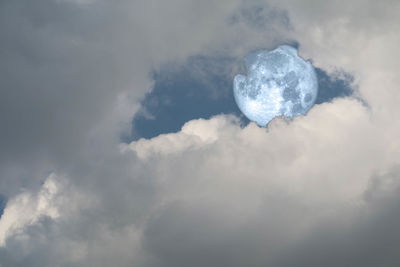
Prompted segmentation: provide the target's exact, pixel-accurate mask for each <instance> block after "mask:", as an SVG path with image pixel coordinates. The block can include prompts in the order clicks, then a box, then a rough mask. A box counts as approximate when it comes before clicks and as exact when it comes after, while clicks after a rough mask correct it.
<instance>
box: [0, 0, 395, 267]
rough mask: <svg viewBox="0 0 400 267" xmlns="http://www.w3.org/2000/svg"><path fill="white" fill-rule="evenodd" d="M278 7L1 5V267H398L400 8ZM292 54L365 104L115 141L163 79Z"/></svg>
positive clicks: (44, 0) (327, 105)
mask: <svg viewBox="0 0 400 267" xmlns="http://www.w3.org/2000/svg"><path fill="white" fill-rule="evenodd" d="M228 2H229V3H228ZM361 2H362V3H361ZM269 3H270V4H269V5H264V4H263V3H261V2H256V1H255V2H253V3H251V4H249V3H242V2H239V1H237V2H236V1H220V2H218V3H217V4H215V3H213V4H211V2H210V1H205V2H204V1H203V2H198V1H180V0H176V1H175V0H174V1H172V2H171V1H169V2H168V3H167V2H165V3H164V2H160V1H146V2H143V3H138V2H135V1H123V0H121V1H116V2H115V3H114V2H113V4H112V5H110V4H109V3H108V2H107V1H102V0H95V1H89V2H88V1H84V2H82V1H53V0H40V1H36V2H35V4H32V3H31V2H29V1H22V2H21V1H17V2H16V1H3V2H2V3H1V4H0V6H1V8H0V10H1V11H0V12H1V14H2V16H0V18H1V21H2V22H4V23H0V25H1V26H0V31H1V33H2V36H4V38H3V39H4V40H5V41H4V42H2V43H1V44H0V49H1V51H3V53H0V55H1V58H2V61H1V63H0V68H1V69H2V70H3V72H2V73H3V74H2V79H0V81H1V82H0V83H1V86H0V88H2V89H0V90H1V92H2V97H1V98H0V106H1V109H2V112H0V118H1V121H2V123H3V124H2V129H4V130H3V131H1V133H0V142H1V147H2V150H1V152H0V165H1V168H0V175H1V176H0V189H1V191H0V193H1V194H3V195H4V196H6V197H7V204H6V206H5V209H4V212H3V214H2V216H1V218H0V265H1V266H7V267H8V266H11V267H12V266H40V267H43V266H52V267H53V266H100V267H101V266H104V267H106V266H122V267H123V266H143V267H148V266H153V267H159V266H160V267H161V266H174V267H175V266H227V265H229V266H248V265H252V266H280V267H289V266H322V265H323V266H352V267H355V266H363V267H365V266H371V267H372V266H374V267H375V266H378V265H383V266H397V265H398V263H399V262H400V258H399V255H398V251H397V248H398V246H399V244H400V236H399V235H398V234H397V232H398V231H397V229H396V227H397V225H398V222H399V219H400V218H399V215H398V214H400V213H399V208H398V205H397V204H398V202H399V197H398V196H399V190H400V184H399V175H400V172H399V167H398V166H399V163H400V162H399V160H398V159H399V158H400V143H399V142H398V141H397V140H398V133H399V130H400V122H399V121H398V120H397V119H396V116H395V114H398V113H399V111H400V110H399V106H398V102H399V96H400V93H399V90H398V84H399V83H398V82H399V78H398V77H397V76H398V75H397V70H398V69H399V68H398V64H399V63H398V61H397V58H396V53H397V52H396V51H397V50H396V49H397V48H396V44H397V43H398V42H397V41H398V38H399V37H398V34H397V27H398V26H397V25H399V24H398V23H397V22H398V21H397V20H398V18H399V16H396V14H399V6H398V3H396V1H381V2H379V3H378V2H376V1H367V2H365V1H356V0H355V1H352V2H351V3H347V4H345V5H337V4H331V3H328V2H326V3H325V2H321V1H307V0H304V1H273V0H271V1H269ZM361 4H362V5H363V7H365V8H363V9H360V8H357V5H361ZM210 7H212V8H210ZM371 10H373V11H374V12H371ZM194 11H196V12H194ZM360 12H361V13H360ZM155 14H157V15H155ZM266 15H269V18H266ZM273 15H275V16H276V17H275V18H273V17H274V16H273ZM272 18H273V19H272ZM378 29H379V30H378ZM264 31H265V32H264ZM289 40H297V41H298V43H299V52H300V55H304V58H311V59H312V60H313V64H314V65H316V66H317V67H319V68H322V69H323V70H324V71H327V73H328V74H332V73H336V74H337V73H341V72H340V71H341V70H344V71H345V72H346V73H350V74H351V75H353V76H354V78H355V79H354V84H352V86H354V88H353V89H354V90H355V92H356V97H343V98H336V99H333V101H331V102H324V103H321V104H317V105H315V106H314V107H313V108H312V109H311V110H310V111H309V113H308V114H307V116H299V117H296V118H294V119H293V120H291V121H286V120H284V119H282V118H277V119H274V120H273V121H271V123H270V125H269V126H268V128H266V129H265V128H259V127H258V126H257V125H255V124H254V123H250V124H248V125H246V126H245V127H242V126H241V124H240V120H239V118H238V117H237V116H235V115H218V116H213V117H211V118H210V119H198V120H190V121H188V122H186V123H185V124H184V126H183V127H182V129H181V130H179V131H177V132H174V133H165V134H162V135H159V136H156V137H154V138H151V139H138V140H135V141H133V142H130V143H122V142H121V141H120V140H119V137H120V136H121V135H123V134H124V131H126V130H127V129H129V128H130V125H129V123H130V121H131V120H132V118H133V115H134V113H135V111H136V110H138V108H139V103H140V100H141V99H143V97H145V93H146V92H148V91H149V90H151V84H152V82H153V81H152V80H151V77H150V76H149V75H148V73H149V72H151V71H152V70H154V69H156V70H157V71H159V70H161V69H162V67H161V66H163V64H164V63H166V62H179V61H182V62H184V61H185V60H186V58H187V57H190V56H193V55H200V54H208V55H211V56H212V55H217V56H221V55H224V53H225V54H226V53H229V54H230V56H231V57H237V58H241V57H242V56H243V55H245V54H246V53H247V52H248V51H250V50H252V49H254V48H266V49H270V48H273V46H275V45H276V44H278V43H284V42H285V41H289ZM360 48H362V49H360ZM337 70H340V71H339V72H337ZM335 71H336V72H335ZM334 77H335V76H334V75H331V76H330V79H334ZM215 90H218V88H215ZM360 98H362V99H363V101H360V100H358V99H360ZM205 108H207V107H205ZM183 112H184V111H183ZM49 174H50V175H49Z"/></svg>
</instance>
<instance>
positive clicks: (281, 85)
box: [233, 45, 318, 126]
mask: <svg viewBox="0 0 400 267" xmlns="http://www.w3.org/2000/svg"><path fill="white" fill-rule="evenodd" d="M245 66H246V69H247V77H246V76H244V75H241V74H238V75H236V76H235V78H234V81H233V94H234V97H235V101H236V103H237V105H238V107H239V109H240V110H241V111H242V112H243V114H244V115H245V116H246V117H247V118H249V119H250V120H252V121H255V122H256V123H257V124H258V125H259V126H266V125H267V124H268V122H270V121H271V120H272V119H273V118H275V117H278V116H285V117H290V118H293V117H294V116H298V115H305V114H306V113H307V111H308V110H309V109H310V108H311V107H312V106H313V105H314V102H315V99H316V98H317V93H318V82H317V75H316V73H315V70H314V67H313V66H312V64H311V62H309V61H305V60H304V59H302V58H301V57H299V56H298V54H297V50H296V49H295V48H293V47H291V46H288V45H282V46H279V47H278V48H276V49H275V50H272V51H265V50H263V51H257V52H254V53H250V54H249V55H248V56H246V57H245Z"/></svg>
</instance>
